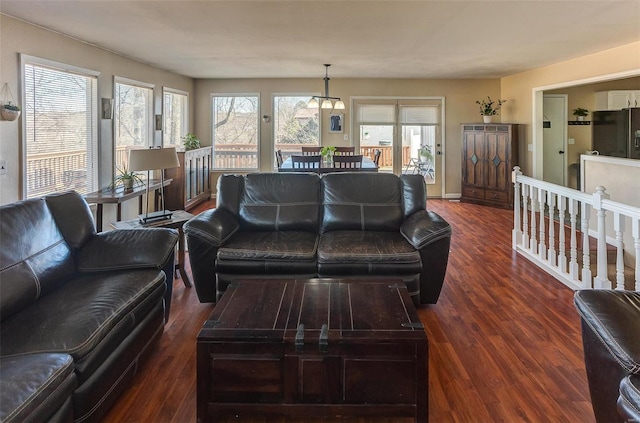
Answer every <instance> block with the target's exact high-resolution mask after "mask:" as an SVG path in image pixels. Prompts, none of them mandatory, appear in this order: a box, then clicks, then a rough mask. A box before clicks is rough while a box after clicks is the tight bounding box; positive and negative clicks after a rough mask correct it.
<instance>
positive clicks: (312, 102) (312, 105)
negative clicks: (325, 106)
mask: <svg viewBox="0 0 640 423" xmlns="http://www.w3.org/2000/svg"><path fill="white" fill-rule="evenodd" d="M319 106H320V103H318V100H317V99H315V98H312V99H311V100H309V103H307V107H308V108H309V109H317V108H318V107H319Z"/></svg>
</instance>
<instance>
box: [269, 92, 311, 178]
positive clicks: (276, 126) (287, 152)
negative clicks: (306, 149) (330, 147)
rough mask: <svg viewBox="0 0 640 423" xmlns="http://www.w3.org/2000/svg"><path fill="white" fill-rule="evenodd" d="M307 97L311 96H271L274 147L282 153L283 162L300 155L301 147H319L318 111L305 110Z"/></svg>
mask: <svg viewBox="0 0 640 423" xmlns="http://www.w3.org/2000/svg"><path fill="white" fill-rule="evenodd" d="M309 97H311V94H306V95H274V96H273V132H274V134H273V139H274V140H275V142H274V147H275V150H281V151H282V156H283V159H284V160H286V159H287V158H288V157H289V156H291V154H295V153H300V151H301V150H300V147H301V146H303V145H304V146H318V145H320V126H319V124H318V115H319V109H318V108H315V109H308V108H307V102H308V101H309ZM273 156H274V166H275V167H277V166H276V165H275V154H274V155H273Z"/></svg>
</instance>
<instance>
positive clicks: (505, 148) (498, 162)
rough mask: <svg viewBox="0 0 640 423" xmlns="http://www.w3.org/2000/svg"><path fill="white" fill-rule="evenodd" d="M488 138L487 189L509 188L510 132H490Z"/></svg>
mask: <svg viewBox="0 0 640 423" xmlns="http://www.w3.org/2000/svg"><path fill="white" fill-rule="evenodd" d="M486 137H487V138H486V140H487V144H486V146H487V155H486V160H487V167H486V169H487V175H486V184H485V187H486V188H487V189H494V190H507V189H510V186H509V172H510V170H509V167H508V165H507V164H508V162H509V154H510V141H509V134H508V133H500V132H488V133H487V134H486Z"/></svg>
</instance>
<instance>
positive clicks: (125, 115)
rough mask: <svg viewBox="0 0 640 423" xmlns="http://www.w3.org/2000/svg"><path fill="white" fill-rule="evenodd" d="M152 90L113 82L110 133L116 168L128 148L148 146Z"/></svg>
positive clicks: (121, 165)
mask: <svg viewBox="0 0 640 423" xmlns="http://www.w3.org/2000/svg"><path fill="white" fill-rule="evenodd" d="M152 99H153V88H151V87H149V86H144V85H143V84H142V83H140V85H134V83H133V82H132V83H123V82H116V84H115V98H114V134H115V147H116V151H115V154H116V160H115V163H116V167H117V168H120V169H124V168H126V167H127V164H128V160H129V150H131V148H134V147H135V148H139V147H149V146H150V145H151V137H152V133H153V131H152V126H151V123H152V116H153V102H152Z"/></svg>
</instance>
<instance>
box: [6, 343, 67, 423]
mask: <svg viewBox="0 0 640 423" xmlns="http://www.w3.org/2000/svg"><path fill="white" fill-rule="evenodd" d="M0 374H1V375H2V377H0V421H2V422H3V423H13V422H25V421H30V422H44V421H48V420H49V419H50V418H51V417H52V416H53V415H54V414H55V413H56V412H57V411H58V410H60V408H61V407H62V406H63V405H64V404H65V402H67V401H68V398H69V397H70V396H71V394H72V393H73V390H74V388H75V387H76V384H77V382H76V377H75V374H74V373H73V359H72V358H71V356H69V355H67V354H27V355H20V356H15V357H5V358H2V359H0Z"/></svg>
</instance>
